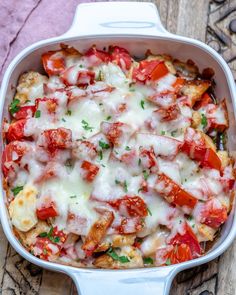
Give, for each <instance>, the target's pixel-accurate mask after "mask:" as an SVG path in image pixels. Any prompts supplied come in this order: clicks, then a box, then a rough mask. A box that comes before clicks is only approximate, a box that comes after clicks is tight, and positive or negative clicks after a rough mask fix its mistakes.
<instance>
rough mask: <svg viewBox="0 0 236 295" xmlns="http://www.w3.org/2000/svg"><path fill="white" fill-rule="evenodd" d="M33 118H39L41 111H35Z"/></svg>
mask: <svg viewBox="0 0 236 295" xmlns="http://www.w3.org/2000/svg"><path fill="white" fill-rule="evenodd" d="M34 116H35V118H40V116H41V111H40V110H37V111H36V112H35V114H34Z"/></svg>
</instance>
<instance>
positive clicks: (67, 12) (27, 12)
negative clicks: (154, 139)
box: [0, 0, 94, 81]
mask: <svg viewBox="0 0 236 295" xmlns="http://www.w3.org/2000/svg"><path fill="white" fill-rule="evenodd" d="M82 2H94V1H89V0H88V1H86V0H85V1H84V0H82V1H81V0H24V1H18V0H0V81H1V79H2V76H3V74H4V71H5V70H6V68H7V65H8V64H9V62H10V61H11V60H12V59H13V58H14V57H15V56H16V55H17V53H19V52H20V51H21V50H22V49H24V48H25V47H27V46H28V45H30V44H32V43H34V42H36V41H39V40H42V39H46V38H49V37H53V36H58V35H61V34H62V33H64V32H66V31H67V30H68V28H69V27H70V25H71V23H72V19H73V16H74V13H75V9H76V6H77V5H78V4H79V3H82Z"/></svg>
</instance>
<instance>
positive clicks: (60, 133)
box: [38, 127, 72, 153]
mask: <svg viewBox="0 0 236 295" xmlns="http://www.w3.org/2000/svg"><path fill="white" fill-rule="evenodd" d="M71 143H72V132H71V130H70V129H66V128H62V127H61V128H57V129H48V130H45V131H43V133H42V134H41V137H40V138H39V141H38V145H39V146H41V147H44V148H47V149H48V150H49V151H50V152H52V153H53V152H55V150H57V149H66V148H70V147H71Z"/></svg>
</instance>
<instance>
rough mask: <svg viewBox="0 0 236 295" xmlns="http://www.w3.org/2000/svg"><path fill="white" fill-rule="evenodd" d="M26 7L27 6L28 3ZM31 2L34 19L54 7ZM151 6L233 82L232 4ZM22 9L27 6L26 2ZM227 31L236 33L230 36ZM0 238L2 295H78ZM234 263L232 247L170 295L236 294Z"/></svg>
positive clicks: (235, 8)
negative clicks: (221, 61)
mask: <svg viewBox="0 0 236 295" xmlns="http://www.w3.org/2000/svg"><path fill="white" fill-rule="evenodd" d="M1 1H2V0H1ZM54 1H56V0H54ZM15 2H16V3H19V2H18V1H15ZM27 2H29V1H28V0H27ZM32 2H35V3H34V6H33V8H32V11H34V15H37V9H39V7H40V5H41V6H42V5H44V4H45V3H46V4H47V5H46V6H45V7H46V8H45V9H48V10H49V11H50V5H51V3H52V2H53V1H46V0H42V1H40V0H39V1H34V0H32ZM59 2H60V1H59ZM72 2H73V5H75V1H72V0H68V1H65V3H66V5H67V6H68V5H70V4H71V5H72ZM153 2H154V3H155V4H156V5H157V6H158V9H159V12H160V15H161V19H162V22H163V24H164V26H165V27H166V28H167V29H168V30H169V31H171V32H172V33H178V34H180V35H184V36H188V37H193V38H197V39H199V40H201V41H203V42H206V43H207V44H209V45H210V46H212V47H213V48H214V49H216V50H217V51H218V52H219V53H220V54H222V56H223V57H224V58H225V59H226V61H227V62H228V64H229V66H230V67H231V69H232V71H233V73H234V76H235V79H236V33H235V32H236V0H214V1H209V0H157V1H153ZM21 3H25V1H22V2H21ZM72 8H73V7H72ZM0 9H1V2H0ZM32 11H29V12H28V14H27V13H26V14H25V15H24V17H25V19H24V26H25V25H27V22H28V21H29V20H30V18H29V15H30V14H31V13H32ZM31 21H32V20H31ZM46 21H47V20H46ZM42 26H44V22H42ZM230 27H231V29H232V30H234V31H235V32H233V31H232V30H230ZM22 28H23V26H22ZM22 28H20V29H19V31H18V32H17V34H16V36H15V38H14V42H10V46H14V44H16V42H17V41H18V39H17V38H20V36H21V35H20V33H21V32H20V31H21V30H23V29H22ZM62 28H63V26H62ZM65 30H66V27H65V29H64V31H65ZM62 32H63V29H62ZM0 33H1V28H0ZM0 38H1V37H0ZM21 38H22V37H21ZM19 42H20V41H19ZM0 43H1V42H0ZM0 46H1V44H0ZM9 52H10V51H9ZM0 235H1V248H0V282H1V285H0V294H3V295H12V294H16V295H20V294H27V295H31V294H37V295H45V294H46V295H54V294H55V295H67V294H68V295H69V294H76V291H75V290H74V286H73V283H72V281H71V279H70V278H68V277H67V276H65V275H63V274H58V273H54V272H50V271H47V270H43V269H41V268H39V267H38V266H35V265H32V264H31V263H29V262H27V261H26V260H24V259H23V258H22V257H20V256H19V255H18V254H16V252H15V251H14V250H13V249H12V248H11V246H10V245H9V244H8V242H7V241H6V239H5V236H4V234H3V232H2V229H0ZM235 263H236V242H235V243H234V244H233V245H232V246H231V247H230V248H229V249H228V250H227V251H226V252H225V254H224V255H222V256H221V257H219V258H217V259H215V260H214V261H212V262H210V263H208V264H205V265H202V266H199V267H197V268H194V269H191V270H187V271H185V272H182V273H180V274H179V275H178V276H177V277H176V279H175V280H174V282H173V284H172V288H171V293H170V294H171V295H184V294H186V295H213V294H214V295H215V294H217V295H233V294H236V275H235V272H236V265H235ZM143 294H144V295H145V290H143ZM157 295H158V294H157Z"/></svg>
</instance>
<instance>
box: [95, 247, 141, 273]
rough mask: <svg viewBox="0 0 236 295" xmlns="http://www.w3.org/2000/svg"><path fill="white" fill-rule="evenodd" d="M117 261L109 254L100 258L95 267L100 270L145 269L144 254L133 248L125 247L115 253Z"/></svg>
mask: <svg viewBox="0 0 236 295" xmlns="http://www.w3.org/2000/svg"><path fill="white" fill-rule="evenodd" d="M115 253H116V254H117V259H114V258H112V257H111V256H110V255H108V254H104V255H102V256H99V257H98V258H97V259H96V260H95V261H94V263H93V264H94V265H95V266H96V267H100V268H135V267H143V259H142V253H141V251H140V250H139V249H137V248H135V247H132V246H125V247H122V249H121V250H120V249H118V250H116V251H115Z"/></svg>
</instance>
